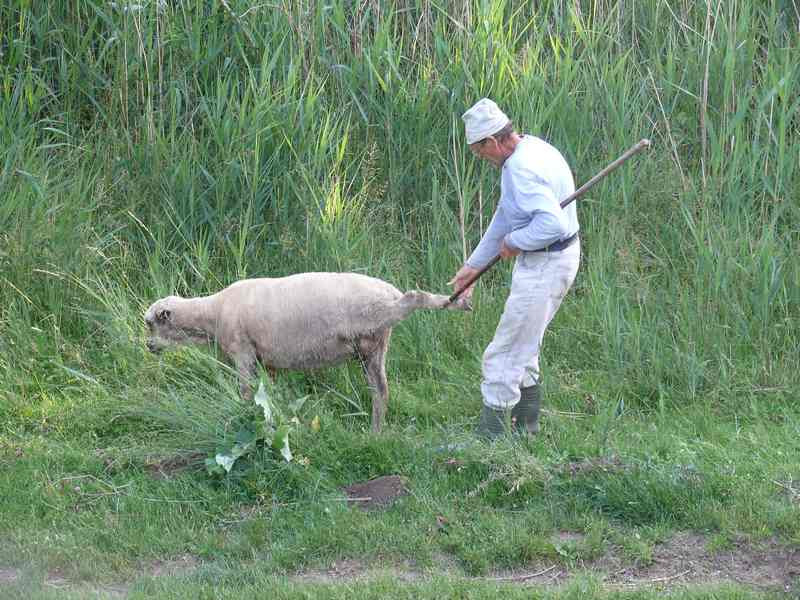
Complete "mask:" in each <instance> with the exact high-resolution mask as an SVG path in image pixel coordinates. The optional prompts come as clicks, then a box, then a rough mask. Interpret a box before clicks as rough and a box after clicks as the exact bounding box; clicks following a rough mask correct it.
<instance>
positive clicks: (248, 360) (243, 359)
mask: <svg viewBox="0 0 800 600" xmlns="http://www.w3.org/2000/svg"><path fill="white" fill-rule="evenodd" d="M233 362H234V364H235V365H236V371H237V372H238V373H239V393H240V394H241V396H242V399H244V400H252V399H253V386H252V384H253V381H254V380H255V378H256V353H255V350H254V349H252V350H251V349H249V350H243V351H241V352H238V353H236V355H235V356H234V357H233Z"/></svg>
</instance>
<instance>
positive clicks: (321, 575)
mask: <svg viewBox="0 0 800 600" xmlns="http://www.w3.org/2000/svg"><path fill="white" fill-rule="evenodd" d="M387 575H388V576H391V577H392V578H393V579H395V580H397V581H400V582H403V583H410V582H414V581H419V580H420V579H422V578H424V577H425V575H424V574H423V573H422V572H421V571H419V570H417V569H415V568H414V566H413V565H411V564H400V565H394V566H392V567H389V568H382V567H370V566H368V565H366V564H365V563H363V562H361V561H358V560H350V559H345V560H339V561H336V562H334V563H331V566H330V567H329V568H327V569H310V570H307V571H300V572H298V573H295V574H294V575H291V576H290V579H292V580H293V581H297V582H300V583H337V582H343V581H357V580H363V579H373V578H376V577H381V576H387Z"/></svg>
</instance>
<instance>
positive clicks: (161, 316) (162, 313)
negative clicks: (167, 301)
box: [156, 308, 172, 323]
mask: <svg viewBox="0 0 800 600" xmlns="http://www.w3.org/2000/svg"><path fill="white" fill-rule="evenodd" d="M171 315H172V313H171V312H170V311H168V310H167V309H166V308H164V309H161V310H159V311H158V312H157V313H156V319H158V320H159V321H160V322H162V323H165V322H166V321H169V318H170V316H171Z"/></svg>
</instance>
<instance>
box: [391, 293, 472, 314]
mask: <svg viewBox="0 0 800 600" xmlns="http://www.w3.org/2000/svg"><path fill="white" fill-rule="evenodd" d="M449 300H450V298H448V297H447V296H442V295H441V294H431V293H430V292H422V291H419V290H411V291H410V292H406V293H405V294H403V295H402V296H401V297H400V298H398V299H397V300H396V301H395V303H394V305H393V306H392V309H393V310H394V311H396V316H397V320H398V321H399V320H402V319H405V318H406V317H407V316H408V315H410V314H411V313H412V312H414V311H415V310H417V309H420V308H424V309H439V310H440V309H447V310H464V311H468V310H472V306H471V305H470V303H469V299H467V298H459V299H458V300H457V301H456V302H452V303H451V302H449Z"/></svg>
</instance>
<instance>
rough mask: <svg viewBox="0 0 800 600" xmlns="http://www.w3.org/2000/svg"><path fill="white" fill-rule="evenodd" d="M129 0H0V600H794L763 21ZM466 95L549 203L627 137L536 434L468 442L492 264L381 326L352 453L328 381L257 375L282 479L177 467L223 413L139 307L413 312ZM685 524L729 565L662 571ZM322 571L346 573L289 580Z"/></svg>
mask: <svg viewBox="0 0 800 600" xmlns="http://www.w3.org/2000/svg"><path fill="white" fill-rule="evenodd" d="M140 4H141V6H142V8H141V9H136V8H135V7H134V6H133V5H132V4H130V3H126V2H118V3H117V6H116V7H115V6H113V5H112V4H110V3H97V2H94V1H86V2H80V3H57V2H51V3H47V5H46V6H44V5H42V6H38V5H35V3H34V4H31V3H29V2H23V1H16V2H10V3H6V4H5V5H3V6H2V7H0V24H2V27H0V32H2V33H0V56H2V61H0V96H2V101H1V102H0V142H1V143H2V145H1V146H0V148H2V150H0V198H1V199H2V200H0V423H2V425H0V466H2V469H0V497H2V498H3V503H2V507H0V516H2V519H0V537H1V538H2V540H3V541H2V542H0V596H9V597H25V598H55V597H58V598H62V597H63V598H70V597H92V596H93V595H94V596H97V597H107V596H110V595H113V594H115V593H117V592H118V593H117V595H125V596H128V597H131V598H137V597H152V596H158V597H163V598H169V597H187V596H189V597H212V596H213V597H230V598H244V597H249V596H251V595H253V594H254V593H259V592H262V591H263V590H264V589H267V588H268V589H270V590H271V592H272V594H273V595H274V596H275V597H286V598H293V597H311V598H326V597H354V598H356V597H357V598H362V597H363V598H368V597H398V598H399V597H434V596H435V597H453V598H461V597H467V598H482V597H494V596H496V595H497V594H498V593H503V594H504V595H507V596H509V597H516V596H519V597H530V594H537V595H541V596H542V597H544V598H549V597H552V598H571V597H587V596H590V597H597V598H651V597H655V596H656V595H657V594H659V593H660V591H659V589H658V587H657V586H656V587H655V588H654V587H652V586H647V585H643V584H642V585H639V586H637V587H635V588H631V587H630V586H623V585H617V584H616V583H615V580H614V579H613V570H614V569H616V570H617V571H619V569H620V568H623V567H625V568H629V569H634V570H635V572H636V573H638V575H639V576H640V577H639V580H640V582H641V581H646V580H654V579H659V578H663V579H664V581H663V583H664V585H665V586H666V587H668V588H669V593H670V594H671V595H672V596H674V597H676V598H692V599H694V598H766V597H773V596H775V597H778V596H781V595H787V594H788V595H789V596H791V594H793V593H794V594H796V593H797V589H796V584H795V587H794V588H792V587H791V584H790V583H786V584H785V585H783V586H781V585H778V584H777V583H776V581H777V580H778V579H779V577H778V576H774V577H773V578H772V579H769V577H766V576H764V572H765V571H764V570H763V569H764V568H766V567H764V566H763V565H764V564H766V562H767V561H768V560H769V559H770V558H771V559H775V560H777V558H776V557H784V558H785V557H788V558H786V561H787V562H786V564H784V565H783V567H782V568H783V573H789V572H790V568H795V569H796V568H797V564H796V552H797V549H798V544H800V528H798V523H800V504H799V503H798V489H800V486H799V485H798V483H797V482H798V481H800V471H799V470H798V466H797V464H798V461H797V456H798V455H799V454H800V447H798V441H797V440H798V439H800V436H798V433H800V410H799V409H798V406H797V395H798V394H797V392H798V390H799V389H800V379H798V373H800V354H798V353H797V351H796V339H797V334H798V320H799V319H800V314H799V313H798V305H800V267H798V262H797V261H796V260H795V259H794V256H795V254H796V249H797V247H798V241H800V239H799V238H798V216H800V204H798V201H797V192H796V190H797V189H798V176H799V174H800V163H798V156H797V149H796V147H795V146H793V140H794V139H795V138H797V136H798V134H800V130H799V129H798V128H800V100H798V98H799V97H800V94H798V81H800V77H798V75H800V73H798V64H800V54H799V53H800V50H798V45H797V34H798V15H797V10H796V7H795V6H794V5H793V4H792V3H790V2H770V3H758V2H753V1H749V0H742V1H740V2H736V3H714V2H710V1H709V2H705V3H696V2H689V1H688V0H681V1H678V2H665V1H664V0H653V1H652V2H646V3H642V2H628V1H626V0H616V1H612V0H602V1H597V2H572V3H566V2H563V1H561V0H551V1H546V2H537V3H529V2H518V1H516V0H513V1H512V0H506V1H503V0H486V1H482V2H466V1H464V2H461V1H459V2H450V3H436V2H429V1H427V0H418V1H415V2H411V1H397V2H391V3H390V2H379V1H375V0H368V1H365V2H360V3H355V4H353V3H347V2H343V1H339V0H334V1H332V2H327V3H314V2H285V1H279V2H276V3H273V4H271V5H266V4H264V5H261V4H258V3H248V2H243V1H232V0H229V1H228V2H223V3H207V2H200V1H189V2H181V3H160V2H141V3H140ZM484 95H488V96H491V97H492V98H494V99H495V100H497V101H498V102H499V103H500V104H501V106H503V107H504V108H505V109H506V111H507V112H508V113H509V114H510V115H512V118H513V119H514V121H515V123H517V125H518V126H519V128H520V129H521V130H524V131H527V132H530V133H534V134H536V135H540V136H542V137H544V138H546V139H548V140H549V141H551V142H552V143H554V144H555V145H556V146H557V147H559V148H560V149H561V150H562V151H563V152H564V154H565V156H566V157H567V159H568V160H569V162H570V164H571V165H572V166H573V169H574V170H575V175H576V179H577V181H578V182H579V183H581V182H583V181H585V180H587V179H588V178H589V177H591V176H592V175H593V174H594V173H596V172H597V171H599V170H600V169H601V168H602V167H603V166H605V165H606V164H607V163H609V162H610V161H611V160H613V159H614V158H616V156H617V155H618V154H619V153H621V152H622V151H624V150H625V149H626V148H628V147H629V146H630V145H631V144H632V143H634V142H635V141H637V140H638V139H640V138H642V137H648V138H651V139H652V140H653V142H654V144H653V148H652V150H650V151H649V153H648V154H646V155H644V156H640V157H639V158H637V159H635V160H634V161H631V162H630V163H628V164H627V165H626V166H625V167H623V168H621V169H620V170H619V171H617V172H616V173H615V174H614V175H613V176H611V177H610V178H609V179H608V180H606V181H605V182H603V183H602V184H601V185H599V186H598V187H597V188H595V190H593V192H592V194H590V195H589V196H588V197H586V198H583V199H582V200H580V205H579V206H580V208H579V212H580V220H581V225H582V248H583V252H584V256H583V263H582V266H581V271H580V273H579V276H578V279H577V281H576V284H575V287H574V289H573V291H572V292H571V294H570V295H569V296H568V297H567V299H566V301H565V303H564V305H563V307H562V309H561V311H560V312H559V315H558V316H557V318H556V320H555V321H554V323H553V324H552V326H551V329H550V331H549V333H548V337H547V339H546V343H545V355H544V363H545V365H544V366H545V369H546V379H545V392H546V401H545V408H546V410H547V411H548V412H547V413H546V414H545V423H544V433H543V435H542V436H540V437H539V438H537V439H536V440H534V441H530V442H524V443H512V442H510V441H502V442H500V443H498V444H496V445H494V446H485V445H480V444H477V445H476V444H473V443H471V431H472V429H473V427H474V424H475V420H476V416H477V412H478V407H479V391H478V379H479V365H480V356H481V352H482V350H483V348H484V347H485V345H486V344H487V343H488V341H489V339H490V338H491V335H492V333H493V330H494V327H495V325H496V323H497V319H498V318H499V315H500V312H501V311H502V307H503V302H504V299H505V291H506V286H507V283H508V281H509V266H508V265H500V266H498V267H497V268H496V269H494V270H493V272H491V273H489V274H487V275H486V277H484V278H483V279H482V281H481V284H480V290H479V291H478V292H477V297H476V299H475V311H474V312H473V313H472V314H471V315H469V316H467V317H465V316H464V315H462V314H451V313H425V314H422V313H420V314H416V315H414V317H413V318H411V319H409V320H407V321H406V322H404V323H403V324H401V325H400V326H398V327H397V328H396V331H395V333H394V336H393V340H392V349H391V352H390V358H389V364H388V368H389V377H390V388H391V391H392V401H391V402H390V407H389V415H388V418H389V420H388V424H387V427H386V431H385V433H383V434H381V435H380V436H377V437H376V436H372V435H370V434H368V433H367V429H368V420H369V413H370V404H369V402H370V401H369V394H368V393H367V391H366V390H365V386H364V384H363V379H362V377H361V375H360V373H359V369H358V368H357V367H356V366H348V367H341V368H337V369H331V370H327V371H321V372H318V373H313V374H287V375H285V376H282V377H281V379H280V382H279V384H280V394H279V398H280V402H282V403H284V404H286V405H288V404H289V403H291V402H293V401H295V400H297V399H298V398H302V397H307V399H306V402H305V404H304V405H303V408H302V410H301V413H300V415H299V424H298V425H297V426H296V431H295V433H294V434H293V438H292V440H293V442H292V443H293V450H294V452H295V455H296V459H297V460H295V461H293V462H292V463H289V464H284V463H282V462H280V461H277V460H275V457H274V455H273V454H271V453H270V452H269V451H267V450H259V452H258V453H257V455H256V456H254V457H252V458H250V459H248V460H243V461H242V463H241V465H238V466H237V468H236V469H235V470H234V472H233V473H232V474H231V475H230V476H229V477H227V478H225V479H223V480H221V481H219V480H215V479H213V478H210V477H208V476H207V475H205V473H204V471H203V467H202V458H203V457H204V456H205V455H207V454H208V453H209V452H213V451H214V450H215V448H217V447H219V446H220V445H221V444H223V442H224V441H225V440H227V439H229V438H230V436H231V435H232V434H233V433H235V431H234V424H235V422H236V419H237V418H240V417H241V415H242V414H243V412H245V411H247V410H249V409H248V407H244V406H243V405H242V403H241V402H240V401H239V399H238V396H237V393H236V387H237V386H236V382H235V378H234V376H233V374H232V373H231V371H230V369H228V368H227V367H226V366H225V365H224V364H221V363H220V357H219V356H218V355H217V354H216V353H215V352H214V351H213V350H211V351H203V350H186V351H181V352H178V353H175V354H170V355H165V356H162V357H154V356H150V355H148V354H147V353H146V352H145V350H144V348H143V343H142V342H143V335H144V331H143V328H142V323H141V315H142V313H143V310H144V308H145V307H146V306H147V305H148V304H149V303H150V302H151V301H152V300H153V299H155V298H158V297H161V296H163V295H167V294H171V293H180V294H184V295H200V294H206V293H210V292H213V291H216V290H218V289H219V288H220V287H222V286H224V285H226V284H227V283H229V282H232V281H234V280H236V279H238V278H242V277H253V276H281V275H285V274H289V273H294V272H299V271H309V270H346V271H358V272H364V273H368V274H370V275H373V276H377V277H381V278H384V279H386V280H389V281H391V282H392V283H394V284H395V285H397V286H398V287H399V288H402V289H410V288H422V289H427V290H431V291H437V292H445V291H447V290H448V288H447V286H446V284H445V282H446V281H447V280H448V279H449V278H450V277H451V276H452V274H453V273H454V272H455V270H456V269H457V268H458V266H459V265H460V264H461V262H462V260H463V259H464V256H465V254H467V253H468V252H469V251H470V249H471V248H472V247H474V245H475V244H476V243H477V240H478V239H479V238H480V235H481V233H482V232H483V231H484V230H485V228H486V226H487V224H488V222H489V219H490V218H491V213H492V210H493V207H494V202H495V199H496V197H497V195H498V193H499V189H498V178H497V174H496V172H494V171H493V170H491V169H489V168H487V167H486V166H485V165H481V164H478V163H476V162H475V161H474V160H473V159H472V158H471V157H470V156H469V153H468V152H467V151H466V149H465V148H464V141H463V134H462V126H461V123H460V119H459V115H460V114H461V113H462V112H463V111H464V110H465V109H466V108H467V107H468V106H469V105H470V104H471V103H472V102H473V101H474V100H477V99H478V98H480V97H482V96H484ZM315 418H317V419H318V422H319V423H320V427H319V430H318V431H317V430H315V428H314V427H312V426H311V424H312V423H313V422H314V420H315ZM394 473H397V474H402V475H403V476H405V477H406V478H407V479H408V482H409V483H408V485H409V489H410V494H409V495H408V496H406V497H404V498H402V499H400V500H399V501H398V503H397V504H395V505H394V506H393V507H392V508H390V509H388V510H386V511H383V512H377V513H363V512H361V511H359V510H356V509H355V508H353V507H350V506H348V504H347V503H346V501H345V498H344V495H343V493H342V491H341V488H342V487H343V486H345V485H349V484H351V483H353V482H357V481H363V480H365V479H368V478H371V477H375V476H379V475H385V474H394ZM687 535H691V536H695V537H694V538H692V539H697V540H699V542H698V544H699V545H700V546H701V549H700V550H698V551H697V552H698V554H697V555H696V565H699V564H701V563H702V561H711V563H713V560H714V557H715V556H719V555H720V553H721V552H742V553H743V554H742V556H740V558H741V559H742V560H741V564H742V565H744V566H743V567H742V569H743V570H744V571H745V572H744V573H738V572H737V573H734V574H730V573H729V574H728V575H730V576H729V577H727V578H722V579H721V580H715V579H714V578H713V577H710V576H708V574H707V573H706V575H703V572H701V571H702V569H700V568H699V567H698V568H696V570H695V571H696V572H694V574H689V575H686V576H684V577H683V578H676V579H669V578H670V577H672V576H673V575H676V574H679V573H680V572H681V570H682V568H681V567H679V564H680V563H679V562H676V561H675V560H673V562H669V560H668V557H667V556H666V554H665V553H666V550H667V549H669V548H671V546H670V544H674V543H675V542H674V540H676V539H677V540H680V539H683V538H682V537H681V536H687ZM792 552H794V553H795V554H792ZM745 555H746V557H749V559H750V561H751V562H749V563H748V562H747V561H745V560H744V558H743V557H744V556H745ZM697 557H700V558H697ZM793 557H794V558H793ZM348 561H349V562H348ZM665 561H666V564H669V565H671V566H674V568H673V569H672V570H671V571H669V572H664V573H656V572H655V571H654V569H655V568H656V566H657V565H660V564H664V563H665ZM792 561H795V562H792ZM336 563H338V564H342V563H344V564H355V565H357V568H354V570H355V571H357V572H358V573H365V574H368V575H369V574H371V575H370V577H369V578H367V579H366V580H361V579H357V578H353V577H348V576H340V577H339V578H333V579H332V580H328V579H324V578H323V579H317V580H312V579H310V578H303V577H302V576H301V575H299V574H301V573H304V572H308V571H314V570H317V571H326V570H329V569H331V568H332V565H334V564H336ZM711 563H709V564H711ZM776 564H777V563H776ZM164 565H172V566H175V567H176V570H177V571H178V573H176V574H174V575H170V574H169V573H168V569H167V568H166V567H164ZM748 565H749V566H748ZM759 565H760V566H759ZM550 566H555V568H556V569H558V570H559V571H560V572H564V573H565V574H567V575H568V577H567V575H565V576H564V578H562V579H560V580H557V581H555V580H554V581H553V582H552V583H558V582H559V581H560V582H561V584H560V585H544V584H540V585H536V586H534V587H532V588H531V587H524V586H521V585H520V584H519V582H517V583H514V584H509V583H508V582H505V583H503V582H497V581H491V580H490V579H487V578H492V577H497V576H499V575H498V574H504V573H512V574H519V573H524V572H527V573H530V572H533V571H535V569H536V568H541V569H545V568H547V567H550ZM759 569H761V570H759ZM776 569H777V570H776V571H775V572H776V573H779V572H781V571H780V569H779V568H777V567H776ZM398 573H400V575H398ZM759 573H760V574H761V576H762V577H764V581H767V582H768V583H769V585H767V587H766V588H765V587H763V586H758V585H751V584H749V583H747V582H748V581H750V577H757V576H758V574H759ZM403 574H405V575H407V578H406V579H407V580H406V579H404V575H403ZM733 575H735V576H736V577H735V578H734V577H733ZM545 580H546V577H542V578H539V579H537V580H535V581H537V582H541V581H545ZM780 581H782V582H785V581H788V577H786V578H785V579H781V580H780ZM656 583H657V582H656ZM679 583H681V585H678V584H679ZM682 583H686V584H687V586H683V585H682ZM754 583H758V581H755V582H754ZM786 586H788V587H786ZM629 588H630V589H629ZM115 590H116V592H115ZM498 590H500V592H498Z"/></svg>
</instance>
